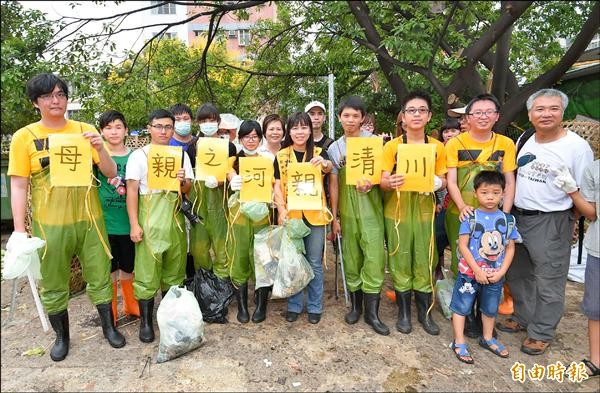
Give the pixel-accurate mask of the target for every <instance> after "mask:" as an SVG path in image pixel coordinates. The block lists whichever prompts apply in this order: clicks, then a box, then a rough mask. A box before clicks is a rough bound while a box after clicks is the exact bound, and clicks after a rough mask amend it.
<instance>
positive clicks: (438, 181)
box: [433, 175, 443, 192]
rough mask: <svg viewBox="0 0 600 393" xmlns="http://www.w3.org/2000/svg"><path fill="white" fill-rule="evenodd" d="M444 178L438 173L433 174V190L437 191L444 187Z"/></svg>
mask: <svg viewBox="0 0 600 393" xmlns="http://www.w3.org/2000/svg"><path fill="white" fill-rule="evenodd" d="M442 184H443V183H442V179H440V178H439V177H438V176H437V175H433V191H434V192H435V191H437V190H439V189H440V188H442Z"/></svg>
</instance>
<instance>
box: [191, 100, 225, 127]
mask: <svg viewBox="0 0 600 393" xmlns="http://www.w3.org/2000/svg"><path fill="white" fill-rule="evenodd" d="M206 119H214V120H216V121H217V123H220V122H221V114H220V113H219V110H218V109H217V107H216V106H214V105H213V104H211V103H206V104H202V106H201V107H200V108H198V112H196V121H202V120H206Z"/></svg>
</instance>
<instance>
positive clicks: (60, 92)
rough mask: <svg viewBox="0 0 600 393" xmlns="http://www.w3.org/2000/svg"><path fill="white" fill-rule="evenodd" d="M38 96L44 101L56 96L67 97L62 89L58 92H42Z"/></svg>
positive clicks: (58, 97) (62, 98)
mask: <svg viewBox="0 0 600 393" xmlns="http://www.w3.org/2000/svg"><path fill="white" fill-rule="evenodd" d="M38 98H41V99H42V100H44V101H51V100H53V99H54V98H57V99H59V100H64V99H65V98H67V94H66V93H65V92H64V91H59V92H58V93H52V94H42V95H41V96H39V97H38Z"/></svg>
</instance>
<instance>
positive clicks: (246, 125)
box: [238, 120, 263, 140]
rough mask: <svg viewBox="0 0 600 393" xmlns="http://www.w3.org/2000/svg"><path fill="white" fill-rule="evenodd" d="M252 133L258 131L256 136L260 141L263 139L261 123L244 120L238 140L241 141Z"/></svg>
mask: <svg viewBox="0 0 600 393" xmlns="http://www.w3.org/2000/svg"><path fill="white" fill-rule="evenodd" d="M252 131H256V135H258V137H259V138H260V139H262V138H263V133H262V129H261V128H260V123H259V122H257V121H256V120H244V121H243V122H242V124H240V129H239V130H238V139H240V140H241V139H242V138H243V137H245V136H246V135H248V134H249V133H251V132H252Z"/></svg>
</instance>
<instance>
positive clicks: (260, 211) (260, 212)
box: [227, 191, 269, 222]
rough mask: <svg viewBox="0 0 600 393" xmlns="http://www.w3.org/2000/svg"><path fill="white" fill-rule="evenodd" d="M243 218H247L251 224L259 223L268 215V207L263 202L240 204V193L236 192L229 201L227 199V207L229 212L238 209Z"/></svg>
mask: <svg viewBox="0 0 600 393" xmlns="http://www.w3.org/2000/svg"><path fill="white" fill-rule="evenodd" d="M238 205H239V211H240V213H241V214H243V215H244V216H246V217H248V218H249V219H250V220H252V221H253V222H259V221H261V220H263V219H264V218H265V217H266V216H267V215H269V205H267V203H265V202H241V201H240V192H239V191H236V192H234V193H233V194H231V196H230V197H229V199H227V206H228V207H229V210H230V211H234V210H235V209H237V208H238Z"/></svg>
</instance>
